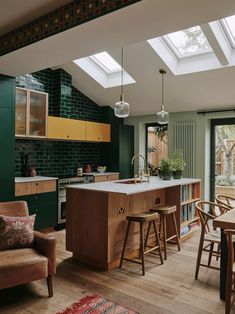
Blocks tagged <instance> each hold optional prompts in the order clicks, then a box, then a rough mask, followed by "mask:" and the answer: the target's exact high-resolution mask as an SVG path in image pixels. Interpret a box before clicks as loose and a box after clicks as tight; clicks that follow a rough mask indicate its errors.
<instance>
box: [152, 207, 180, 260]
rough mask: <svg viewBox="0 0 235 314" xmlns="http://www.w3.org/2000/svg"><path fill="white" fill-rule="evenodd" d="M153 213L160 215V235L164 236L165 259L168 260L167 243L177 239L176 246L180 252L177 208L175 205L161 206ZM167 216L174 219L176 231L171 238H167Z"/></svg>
mask: <svg viewBox="0 0 235 314" xmlns="http://www.w3.org/2000/svg"><path fill="white" fill-rule="evenodd" d="M151 212H156V213H158V214H159V215H160V228H161V232H160V234H161V235H162V237H161V240H162V241H163V248H164V258H165V259H167V242H168V241H170V240H172V239H176V242H175V244H177V246H178V251H180V241H179V233H178V229H177V224H176V217H175V212H176V206H175V205H165V206H159V207H156V208H152V209H151ZM167 216H168V217H171V218H172V222H173V229H174V234H173V235H172V236H170V237H169V238H167V225H166V222H167Z"/></svg>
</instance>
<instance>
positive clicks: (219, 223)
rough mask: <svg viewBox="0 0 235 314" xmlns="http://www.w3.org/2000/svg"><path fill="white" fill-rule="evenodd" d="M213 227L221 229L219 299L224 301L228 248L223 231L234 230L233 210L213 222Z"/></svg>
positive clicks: (234, 214)
mask: <svg viewBox="0 0 235 314" xmlns="http://www.w3.org/2000/svg"><path fill="white" fill-rule="evenodd" d="M213 226H214V227H215V228H220V229H221V258H220V298H221V299H222V300H225V293H226V277H227V265H228V247H227V242H226V236H225V234H224V230H225V229H235V209H232V210H230V211H228V212H226V213H225V214H223V215H221V216H219V217H217V218H215V219H214V220H213Z"/></svg>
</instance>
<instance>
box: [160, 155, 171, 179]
mask: <svg viewBox="0 0 235 314" xmlns="http://www.w3.org/2000/svg"><path fill="white" fill-rule="evenodd" d="M171 174H172V162H171V160H170V159H165V158H162V159H161V161H160V167H159V176H160V178H162V179H163V180H170V179H171Z"/></svg>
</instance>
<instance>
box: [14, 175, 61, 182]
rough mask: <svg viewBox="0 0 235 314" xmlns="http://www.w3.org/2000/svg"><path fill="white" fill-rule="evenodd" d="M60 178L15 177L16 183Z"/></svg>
mask: <svg viewBox="0 0 235 314" xmlns="http://www.w3.org/2000/svg"><path fill="white" fill-rule="evenodd" d="M57 179H58V178H54V177H42V176H35V177H15V183H23V182H34V181H48V180H57Z"/></svg>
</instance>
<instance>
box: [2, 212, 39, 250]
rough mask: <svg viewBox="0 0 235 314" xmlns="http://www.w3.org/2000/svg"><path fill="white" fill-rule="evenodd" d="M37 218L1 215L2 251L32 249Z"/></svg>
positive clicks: (33, 216)
mask: <svg viewBox="0 0 235 314" xmlns="http://www.w3.org/2000/svg"><path fill="white" fill-rule="evenodd" d="M35 216H36V215H32V216H23V217H10V216H2V215H0V251H3V250H8V249H18V248H26V247H32V245H33V241H34V234H33V228H34V222H35Z"/></svg>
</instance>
